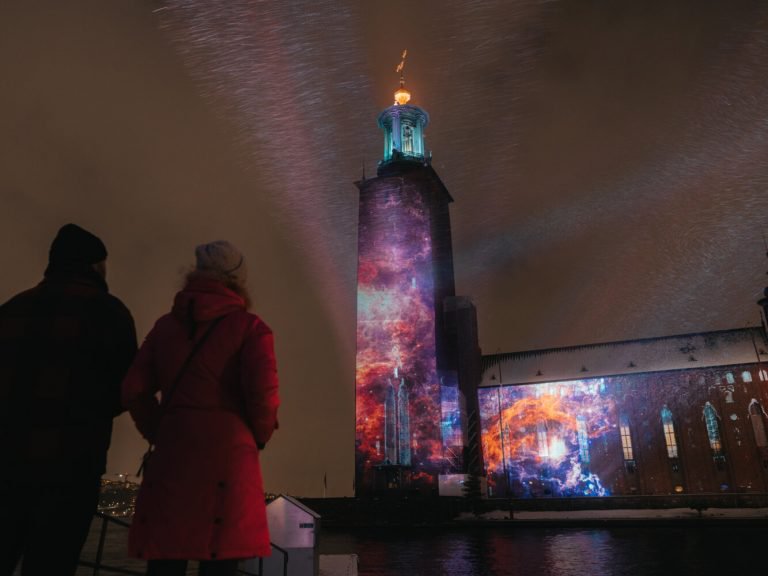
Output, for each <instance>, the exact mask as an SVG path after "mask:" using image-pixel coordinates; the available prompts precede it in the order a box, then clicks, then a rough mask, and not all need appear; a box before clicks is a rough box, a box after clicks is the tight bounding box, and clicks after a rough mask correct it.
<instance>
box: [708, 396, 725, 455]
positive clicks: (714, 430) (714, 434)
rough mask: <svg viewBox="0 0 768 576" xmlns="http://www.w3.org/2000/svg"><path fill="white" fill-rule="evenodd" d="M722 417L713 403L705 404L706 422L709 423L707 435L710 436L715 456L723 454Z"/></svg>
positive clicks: (710, 444)
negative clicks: (720, 421)
mask: <svg viewBox="0 0 768 576" xmlns="http://www.w3.org/2000/svg"><path fill="white" fill-rule="evenodd" d="M719 419H720V417H719V416H718V415H717V412H715V409H714V408H713V407H712V404H710V403H709V402H707V403H706V404H704V423H705V424H706V425H707V437H708V438H709V447H710V448H712V454H713V456H714V457H715V458H720V457H722V455H723V443H722V442H721V440H720V423H719V422H718V420H719Z"/></svg>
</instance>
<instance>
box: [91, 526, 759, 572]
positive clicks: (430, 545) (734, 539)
mask: <svg viewBox="0 0 768 576" xmlns="http://www.w3.org/2000/svg"><path fill="white" fill-rule="evenodd" d="M99 528H100V523H99V522H98V521H97V520H94V523H93V526H92V529H91V535H90V537H89V540H88V543H87V544H86V546H85V548H84V551H83V558H85V559H88V560H93V559H94V558H95V554H96V544H97V542H98V531H99ZM765 536H766V530H765V526H764V525H763V524H756V525H752V526H748V525H745V524H741V525H734V526H731V525H714V526H713V525H710V526H692V525H690V524H686V525H680V526H669V525H665V526H640V527H635V528H631V527H614V528H597V529H594V528H589V529H587V528H561V529H556V528H533V527H505V526H498V527H484V528H471V527H464V528H461V529H459V528H439V529H438V528H407V529H403V528H392V529H380V528H377V529H364V530H356V531H354V532H353V531H347V530H344V531H342V530H335V529H325V530H324V531H323V533H322V534H321V537H320V548H321V553H323V554H353V553H354V554H357V555H358V556H359V558H360V565H359V574H360V576H668V575H686V576H687V575H695V576H730V575H731V574H738V575H739V576H752V575H755V576H757V575H760V576H763V575H764V574H766V573H767V570H768V568H766V566H765V560H764V559H762V556H763V554H764V550H765V541H766V539H765ZM126 537H127V530H126V529H124V528H121V527H119V526H114V525H111V526H110V528H109V531H108V537H107V541H106V548H105V553H104V562H105V563H107V564H110V565H113V566H120V567H125V568H130V569H133V570H139V571H141V570H143V566H144V564H143V563H142V562H139V561H136V560H129V559H127V558H126V557H125V553H126V542H125V539H126ZM92 573H93V571H92V569H86V568H81V569H80V570H79V571H78V576H85V575H88V574H92ZM194 573H195V566H194V565H190V570H189V574H194ZM102 574H104V572H102Z"/></svg>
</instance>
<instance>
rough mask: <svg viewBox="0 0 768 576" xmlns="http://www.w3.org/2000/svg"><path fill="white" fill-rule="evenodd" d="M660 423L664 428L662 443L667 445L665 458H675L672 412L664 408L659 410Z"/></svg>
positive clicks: (675, 441) (675, 440) (675, 442)
mask: <svg viewBox="0 0 768 576" xmlns="http://www.w3.org/2000/svg"><path fill="white" fill-rule="evenodd" d="M661 423H662V425H663V426H664V442H666V444H667V456H668V457H670V458H677V439H676V438H675V425H674V423H673V422H672V412H671V410H670V409H669V408H667V407H666V406H664V408H662V409H661Z"/></svg>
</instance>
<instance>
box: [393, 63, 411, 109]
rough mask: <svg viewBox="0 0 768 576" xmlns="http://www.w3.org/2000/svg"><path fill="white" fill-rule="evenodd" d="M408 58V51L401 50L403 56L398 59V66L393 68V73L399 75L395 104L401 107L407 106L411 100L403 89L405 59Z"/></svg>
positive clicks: (408, 93) (409, 94)
mask: <svg viewBox="0 0 768 576" xmlns="http://www.w3.org/2000/svg"><path fill="white" fill-rule="evenodd" d="M406 56H408V50H403V55H402V56H401V57H400V64H398V65H397V68H395V72H399V73H400V88H398V89H397V92H395V104H397V105H399V106H403V105H405V104H408V101H409V100H410V99H411V93H410V92H408V90H406V89H405V58H406Z"/></svg>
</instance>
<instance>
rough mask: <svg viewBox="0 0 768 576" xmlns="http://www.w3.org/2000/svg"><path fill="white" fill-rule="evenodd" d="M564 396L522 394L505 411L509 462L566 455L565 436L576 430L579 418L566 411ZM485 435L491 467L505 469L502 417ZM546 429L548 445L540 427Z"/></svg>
mask: <svg viewBox="0 0 768 576" xmlns="http://www.w3.org/2000/svg"><path fill="white" fill-rule="evenodd" d="M563 403H564V402H563V398H562V397H561V396H559V395H554V394H544V395H542V396H540V397H539V398H533V397H528V398H521V399H520V400H518V401H517V402H515V403H513V404H512V405H511V406H509V407H507V408H505V409H504V410H503V411H502V414H501V418H502V423H501V429H503V430H504V442H503V444H504V454H506V460H507V462H510V461H512V460H518V459H520V458H525V457H528V458H533V459H535V460H536V461H541V460H542V459H543V458H548V459H553V460H560V459H561V458H563V457H564V456H565V455H566V452H567V450H566V449H565V441H564V439H563V438H564V437H565V436H566V435H567V434H570V433H575V430H576V418H574V417H573V416H572V415H571V414H569V413H567V412H566V411H565V407H564V406H563ZM488 428H489V433H488V434H487V435H486V437H485V439H484V440H485V442H484V448H485V459H486V464H487V466H488V469H490V470H501V469H502V468H503V464H502V441H501V434H500V428H499V422H498V418H496V421H495V422H494V423H493V424H492V425H490V426H489V427H488ZM542 429H544V430H546V432H547V438H546V439H545V445H544V446H540V444H539V440H540V438H539V437H538V435H537V431H538V430H542Z"/></svg>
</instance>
